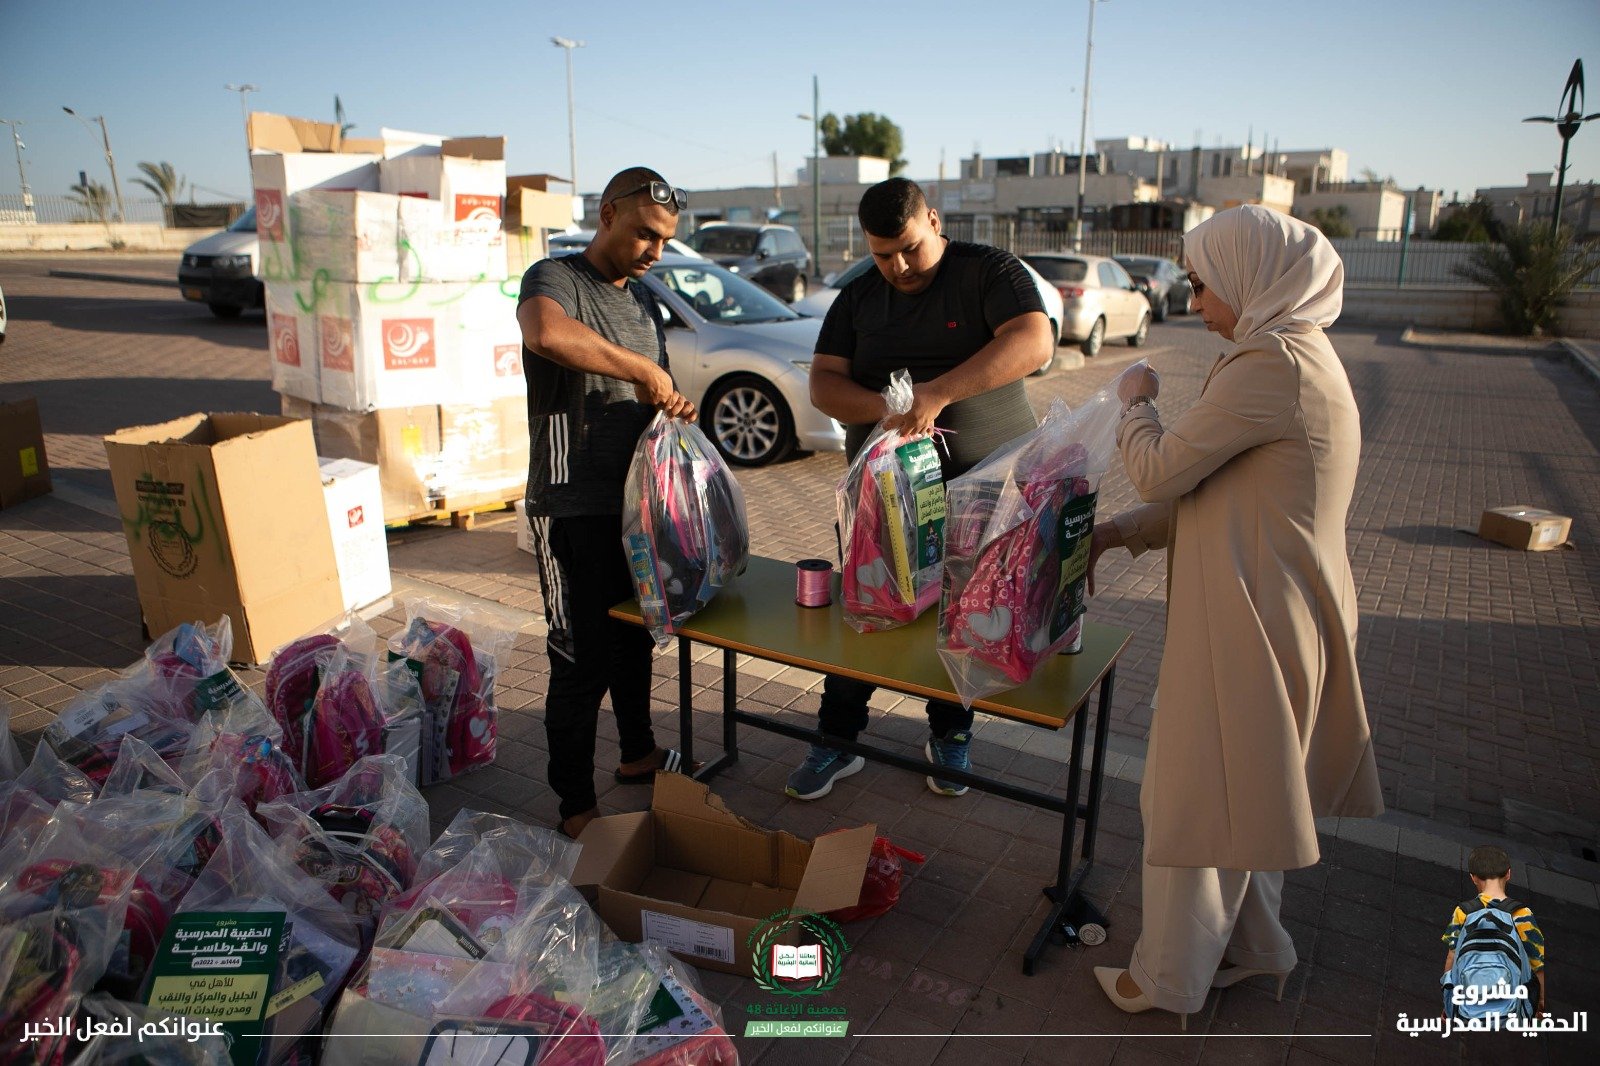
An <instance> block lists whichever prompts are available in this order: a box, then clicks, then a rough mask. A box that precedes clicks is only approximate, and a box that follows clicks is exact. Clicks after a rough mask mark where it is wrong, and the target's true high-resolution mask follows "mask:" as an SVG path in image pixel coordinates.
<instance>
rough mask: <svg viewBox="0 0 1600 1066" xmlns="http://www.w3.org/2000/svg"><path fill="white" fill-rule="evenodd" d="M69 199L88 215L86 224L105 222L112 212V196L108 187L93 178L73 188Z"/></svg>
mask: <svg viewBox="0 0 1600 1066" xmlns="http://www.w3.org/2000/svg"><path fill="white" fill-rule="evenodd" d="M67 199H69V200H71V201H72V202H73V203H75V204H77V205H78V206H79V207H80V208H82V209H83V210H84V211H85V212H86V213H87V215H88V217H87V218H85V219H83V221H85V222H101V223H103V222H105V221H106V218H107V216H108V215H109V214H110V212H111V194H110V193H109V192H107V191H106V187H105V186H104V185H102V184H101V183H100V182H98V181H95V180H93V179H92V178H86V179H84V180H83V181H80V182H78V183H77V184H76V185H74V186H73V187H72V191H71V192H70V193H69V194H68V196H67Z"/></svg>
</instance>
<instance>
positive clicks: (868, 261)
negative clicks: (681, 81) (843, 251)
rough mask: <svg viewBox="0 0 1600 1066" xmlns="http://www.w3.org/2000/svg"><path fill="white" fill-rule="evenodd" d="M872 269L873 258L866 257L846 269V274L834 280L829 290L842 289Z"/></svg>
mask: <svg viewBox="0 0 1600 1066" xmlns="http://www.w3.org/2000/svg"><path fill="white" fill-rule="evenodd" d="M871 269H872V256H870V255H864V256H862V257H861V258H860V259H857V260H856V261H855V262H854V263H851V264H850V265H849V266H848V267H846V268H845V270H844V273H842V274H840V275H839V276H838V277H836V278H834V279H833V284H832V285H830V286H829V288H833V289H842V288H844V287H845V286H846V285H848V284H850V283H851V282H852V281H854V280H856V279H857V278H859V277H860V276H861V275H863V274H865V273H866V272H867V271H869V270H871Z"/></svg>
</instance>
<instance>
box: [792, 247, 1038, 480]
mask: <svg viewBox="0 0 1600 1066" xmlns="http://www.w3.org/2000/svg"><path fill="white" fill-rule="evenodd" d="M1030 311H1040V312H1043V311H1044V302H1043V301H1042V300H1040V299H1039V290H1038V288H1037V287H1036V286H1035V284H1034V280H1033V278H1032V276H1030V275H1029V274H1028V271H1027V270H1026V268H1024V267H1023V265H1022V262H1021V260H1019V259H1018V258H1017V257H1016V256H1014V255H1012V254H1011V253H1010V252H1003V251H1001V250H1000V249H998V248H990V247H988V246H987V245H982V244H970V243H968V242H966V241H950V242H949V244H948V246H947V247H946V248H945V250H944V257H943V258H942V259H941V260H940V261H939V272H938V273H937V274H935V275H934V278H933V281H932V282H931V283H930V284H929V285H928V287H927V288H926V289H924V290H922V291H921V292H919V293H917V294H915V295H907V294H905V293H903V292H901V291H900V290H898V289H896V288H895V287H894V286H892V285H890V284H889V282H888V281H887V280H885V278H884V276H883V274H882V273H880V272H879V271H877V270H869V271H867V272H866V273H865V274H863V275H861V276H860V277H859V278H857V279H856V280H854V281H852V282H851V283H850V284H848V285H846V286H845V287H844V289H843V290H842V291H840V293H839V296H838V298H837V299H835V300H834V302H833V305H832V306H831V307H829V308H828V315H827V317H826V318H824V319H823V321H822V332H821V333H819V334H818V335H817V349H816V350H817V354H818V355H834V356H838V357H839V358H841V359H848V360H850V378H851V380H852V381H854V382H856V383H857V384H859V385H863V386H865V387H867V388H869V389H872V390H873V391H875V392H879V391H882V390H883V389H884V388H886V387H887V386H888V384H889V377H890V375H891V374H893V373H894V372H895V371H896V370H908V371H910V373H911V380H912V381H913V382H917V383H920V382H924V381H932V380H933V379H934V378H936V377H938V376H939V375H941V374H943V373H945V372H946V371H949V370H951V369H953V368H955V367H956V366H958V365H960V364H961V363H964V362H966V361H967V360H968V359H970V358H971V357H972V356H973V355H974V354H976V353H977V352H978V351H979V350H981V349H982V348H983V347H984V345H986V344H988V343H989V342H990V341H992V340H993V339H994V334H995V330H997V329H999V328H1000V327H1001V326H1003V325H1004V324H1005V323H1007V322H1009V321H1011V320H1012V319H1013V318H1016V317H1017V316H1018V315H1022V314H1027V313H1028V312H1030ZM938 425H939V428H941V429H948V430H953V431H954V432H952V433H950V434H949V435H947V436H946V438H945V440H946V444H947V446H948V449H949V455H948V456H942V458H943V459H944V467H945V476H946V477H955V476H957V475H959V474H962V473H965V472H966V471H967V470H969V469H971V468H972V467H973V466H975V465H976V464H977V463H979V462H981V461H982V460H983V459H984V458H985V457H986V456H988V455H989V453H990V452H992V451H994V449H995V448H997V447H999V446H1000V445H1001V444H1004V443H1006V442H1007V441H1010V440H1013V439H1015V438H1016V437H1018V436H1021V435H1022V434H1024V433H1027V432H1029V431H1030V430H1032V429H1033V428H1034V427H1035V426H1037V425H1038V422H1037V420H1036V419H1035V418H1034V415H1033V408H1032V407H1031V406H1029V404H1028V396H1027V392H1026V391H1025V390H1024V389H1023V387H1022V382H1021V381H1014V382H1012V383H1011V384H1009V385H1002V386H1000V387H999V388H997V389H992V390H990V391H989V392H986V393H983V394H981V395H978V396H974V397H971V398H970V399H966V400H961V401H959V402H957V403H953V404H951V405H950V406H949V407H946V408H945V409H944V411H942V412H941V413H940V415H939V418H938ZM872 429H873V427H872V426H870V425H860V426H856V425H852V426H847V427H846V434H845V450H846V453H847V454H848V455H849V456H850V457H851V458H854V456H855V454H856V452H857V450H858V449H860V447H861V445H862V444H863V443H864V442H865V440H866V438H867V436H868V435H869V434H870V433H871V432H872Z"/></svg>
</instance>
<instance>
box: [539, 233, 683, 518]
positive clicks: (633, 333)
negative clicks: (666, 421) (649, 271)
mask: <svg viewBox="0 0 1600 1066" xmlns="http://www.w3.org/2000/svg"><path fill="white" fill-rule="evenodd" d="M535 296H545V297H549V298H550V299H552V300H554V301H555V302H556V303H557V304H558V305H559V306H560V307H561V310H563V311H564V312H566V314H567V316H568V317H569V318H572V319H574V320H576V321H578V322H581V323H583V324H584V325H585V326H588V327H589V328H590V329H592V330H594V331H595V332H596V333H598V334H600V336H602V337H604V338H605V339H606V340H608V341H610V342H611V343H613V344H616V345H620V346H621V347H623V348H626V349H628V350H629V351H632V352H638V353H639V354H640V355H642V356H644V357H645V358H646V359H652V360H654V361H655V362H656V363H657V364H658V365H660V366H661V367H663V368H665V367H666V366H667V345H666V339H665V337H664V336H663V333H662V329H661V316H660V313H659V311H658V310H657V305H656V301H655V297H653V296H652V295H651V294H650V290H649V289H646V288H645V287H644V286H643V285H642V284H640V283H639V282H637V281H632V280H630V281H628V282H627V283H626V284H625V285H623V286H622V287H621V288H618V287H617V286H615V285H612V284H611V283H610V282H608V281H606V280H605V279H604V278H602V277H601V276H600V274H599V272H598V271H596V270H595V268H594V265H593V264H592V263H590V262H589V260H588V259H587V258H585V257H584V256H583V255H581V254H579V255H567V256H563V257H561V258H560V259H542V260H540V261H539V262H537V263H535V264H533V266H531V267H529V268H528V272H527V273H526V274H524V275H523V276H522V296H521V299H519V300H518V301H517V303H518V305H519V306H520V305H521V303H522V301H523V300H529V299H532V298H533V297H535ZM522 365H523V368H524V373H525V374H526V376H527V379H528V443H529V458H528V496H527V500H528V513H529V514H531V515H541V516H548V517H551V518H569V517H573V516H577V515H605V514H620V513H621V512H622V489H623V484H624V483H625V482H626V481H627V476H628V464H629V463H630V462H632V460H633V450H634V447H635V446H636V445H637V444H638V442H639V435H640V434H641V433H643V432H644V430H645V427H646V426H648V425H649V424H650V420H651V418H653V417H654V416H655V411H654V410H653V409H651V408H650V407H649V406H647V405H645V404H642V403H639V402H638V400H637V399H636V398H635V396H634V391H633V386H632V385H631V384H629V383H628V382H626V381H619V380H617V379H616V378H608V377H605V376H604V375H602V374H587V373H583V372H581V371H577V370H569V369H568V368H566V367H564V366H560V365H559V364H557V363H553V362H551V361H550V360H548V359H546V358H544V357H543V356H541V355H538V354H537V353H535V352H533V351H530V350H529V349H528V348H527V346H526V345H524V346H523V349H522Z"/></svg>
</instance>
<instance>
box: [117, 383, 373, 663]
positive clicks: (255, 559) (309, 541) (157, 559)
mask: <svg viewBox="0 0 1600 1066" xmlns="http://www.w3.org/2000/svg"><path fill="white" fill-rule="evenodd" d="M105 443H106V457H107V459H108V460H109V461H110V465H111V483H112V487H113V488H114V489H115V490H116V494H117V508H118V510H119V511H120V512H121V516H122V524H123V529H124V530H125V532H126V533H127V537H128V556H129V558H130V559H131V560H132V562H133V575H134V580H135V581H136V583H137V584H138V587H139V606H140V608H141V609H142V610H143V612H144V618H145V624H146V626H147V627H148V629H149V630H150V632H151V633H164V632H166V631H167V630H169V629H172V628H173V627H174V626H176V625H178V624H179V623H180V622H192V621H195V620H200V621H204V622H212V621H215V620H216V619H217V617H218V616H219V615H223V614H226V615H227V616H228V617H229V619H230V620H231V621H232V624H233V638H234V643H233V652H234V659H235V660H236V661H238V662H245V663H258V662H262V661H263V660H265V659H266V658H267V656H268V655H270V654H271V652H272V650H273V649H274V648H276V647H278V646H279V645H281V644H284V643H286V642H288V641H290V640H293V639H294V638H295V637H298V636H300V635H301V634H303V633H306V632H309V631H310V630H312V629H314V628H316V627H318V626H321V625H324V624H326V623H327V622H328V621H329V620H331V619H333V618H336V617H337V616H338V615H339V614H340V613H342V611H343V601H342V597H341V596H340V593H339V571H338V567H337V565H336V564H335V562H334V555H333V539H332V536H331V534H330V532H329V529H328V519H327V511H326V509H325V507H324V504H323V498H322V481H321V478H320V477H319V475H318V472H317V453H316V449H315V447H314V446H313V445H312V435H311V426H310V424H308V423H306V422H296V421H294V420H292V419H288V418H283V417H280V416H277V415H260V414H213V415H206V414H195V415H189V416H188V417H186V418H179V419H175V420H173V421H171V422H165V423H162V424H160V425H154V426H137V427H134V428H131V429H124V430H120V431H118V432H116V433H113V434H111V435H110V436H108V437H106V438H105Z"/></svg>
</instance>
